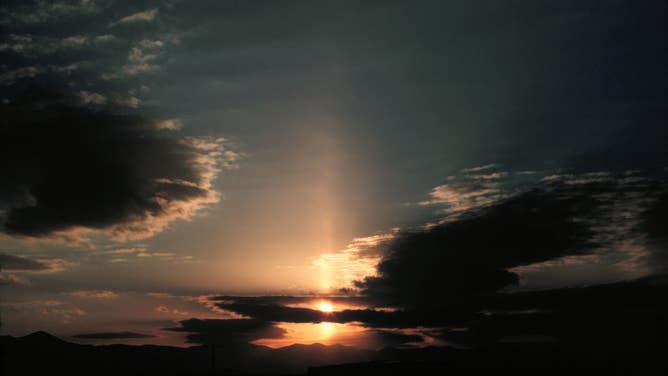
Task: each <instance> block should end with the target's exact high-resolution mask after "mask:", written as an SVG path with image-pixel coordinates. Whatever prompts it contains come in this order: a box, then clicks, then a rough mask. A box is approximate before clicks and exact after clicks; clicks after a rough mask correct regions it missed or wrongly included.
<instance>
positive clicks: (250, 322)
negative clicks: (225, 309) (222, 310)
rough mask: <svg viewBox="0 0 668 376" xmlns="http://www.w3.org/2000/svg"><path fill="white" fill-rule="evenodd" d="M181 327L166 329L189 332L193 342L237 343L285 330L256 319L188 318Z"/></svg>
mask: <svg viewBox="0 0 668 376" xmlns="http://www.w3.org/2000/svg"><path fill="white" fill-rule="evenodd" d="M180 324H181V326H180V327H174V328H165V329H164V330H170V331H176V332H187V333H190V334H188V335H187V338H188V341H189V342H191V343H201V344H207V343H216V344H230V343H231V344H237V343H241V342H250V341H253V340H256V339H260V338H281V337H282V336H283V335H284V334H285V330H284V329H281V328H278V327H276V326H275V325H274V324H273V323H270V322H266V321H262V320H254V319H228V320H217V319H206V320H200V319H188V320H183V321H181V322H180Z"/></svg>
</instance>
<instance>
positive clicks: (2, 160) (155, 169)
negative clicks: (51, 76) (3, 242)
mask: <svg viewBox="0 0 668 376" xmlns="http://www.w3.org/2000/svg"><path fill="white" fill-rule="evenodd" d="M71 102H72V99H71V98H67V97H62V96H59V95H57V94H53V93H51V92H49V91H48V90H38V89H34V90H29V91H26V92H23V93H22V94H21V95H18V96H16V97H15V98H13V100H12V101H11V102H10V103H3V104H1V105H0V114H1V115H0V117H1V118H2V122H1V123H0V169H2V171H3V179H2V183H0V209H1V211H0V212H1V213H2V215H0V221H1V230H2V232H4V233H6V234H10V235H15V236H31V237H47V236H52V235H54V234H59V233H60V234H63V233H65V236H67V233H68V232H69V233H76V232H77V231H81V230H83V231H86V230H105V231H107V232H109V233H110V234H111V235H112V236H114V237H116V238H121V239H122V238H136V237H146V236H150V235H151V234H153V233H154V232H156V231H160V230H161V229H162V228H164V227H165V226H166V225H167V224H168V223H169V222H170V221H172V220H174V219H177V218H188V217H189V216H190V215H192V214H193V213H194V212H195V211H196V210H197V209H198V208H199V207H200V206H201V205H204V204H208V203H212V202H215V201H216V200H217V194H216V192H215V191H213V190H212V189H211V180H212V179H213V178H214V177H215V175H216V173H217V171H218V167H219V166H218V162H219V159H220V158H219V156H220V152H221V151H222V146H221V145H220V144H219V143H217V141H216V140H214V139H195V138H189V139H182V138H177V137H174V136H171V135H167V134H164V132H163V131H162V130H161V129H160V128H161V126H160V123H159V122H155V121H150V120H147V119H145V118H142V117H139V116H133V115H124V114H114V113H110V112H105V111H103V110H92V109H88V108H84V107H79V106H74V105H73V104H72V103H71Z"/></svg>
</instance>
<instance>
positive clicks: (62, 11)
mask: <svg viewBox="0 0 668 376" xmlns="http://www.w3.org/2000/svg"><path fill="white" fill-rule="evenodd" d="M21 3H23V4H20V5H22V6H19V7H0V25H6V24H10V23H13V22H18V23H25V24H36V23H42V22H47V21H53V20H63V19H67V18H70V17H74V16H78V15H86V14H93V13H97V12H99V11H100V10H102V9H103V6H102V5H101V3H104V2H103V1H102V2H101V1H92V0H79V1H76V0H75V1H71V0H70V1H68V0H56V1H51V0H38V1H35V2H21Z"/></svg>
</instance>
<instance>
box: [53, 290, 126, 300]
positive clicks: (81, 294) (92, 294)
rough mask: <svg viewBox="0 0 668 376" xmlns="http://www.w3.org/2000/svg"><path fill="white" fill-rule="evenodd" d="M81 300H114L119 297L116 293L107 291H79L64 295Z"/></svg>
mask: <svg viewBox="0 0 668 376" xmlns="http://www.w3.org/2000/svg"><path fill="white" fill-rule="evenodd" d="M64 294H66V295H70V296H75V297H77V298H81V299H114V298H117V297H118V296H119V294H118V293H116V292H113V291H108V290H80V291H71V292H66V293H64Z"/></svg>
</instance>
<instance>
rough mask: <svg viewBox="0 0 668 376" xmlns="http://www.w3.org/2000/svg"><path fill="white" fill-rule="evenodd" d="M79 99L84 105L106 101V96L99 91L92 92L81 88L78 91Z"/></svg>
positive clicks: (104, 102)
mask: <svg viewBox="0 0 668 376" xmlns="http://www.w3.org/2000/svg"><path fill="white" fill-rule="evenodd" d="M79 99H80V100H81V103H82V104H84V105H88V104H106V103H107V97H105V96H104V95H102V94H100V93H92V92H89V91H86V90H82V91H80V92H79Z"/></svg>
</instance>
